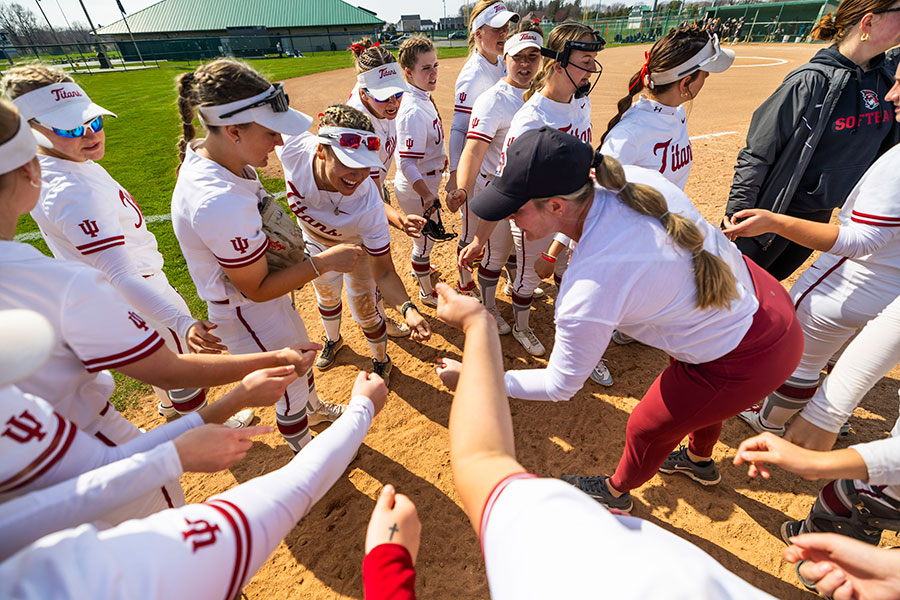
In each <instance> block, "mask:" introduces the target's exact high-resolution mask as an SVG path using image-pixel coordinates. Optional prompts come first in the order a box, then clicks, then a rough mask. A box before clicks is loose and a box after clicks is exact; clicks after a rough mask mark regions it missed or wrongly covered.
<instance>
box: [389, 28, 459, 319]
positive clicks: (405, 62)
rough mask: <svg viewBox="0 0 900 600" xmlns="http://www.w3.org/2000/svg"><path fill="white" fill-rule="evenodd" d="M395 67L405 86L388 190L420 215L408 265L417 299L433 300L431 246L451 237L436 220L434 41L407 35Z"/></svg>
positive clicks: (439, 129) (441, 165)
mask: <svg viewBox="0 0 900 600" xmlns="http://www.w3.org/2000/svg"><path fill="white" fill-rule="evenodd" d="M399 54H400V67H401V68H402V69H403V75H404V77H405V78H406V82H407V83H408V84H409V86H410V88H409V91H408V92H407V93H405V94H404V95H403V101H402V102H401V103H400V110H399V112H398V113H397V175H396V179H395V180H394V193H395V194H396V195H397V203H398V204H399V205H400V209H401V210H402V211H403V212H405V213H407V214H416V215H420V216H424V217H426V218H427V219H428V220H429V221H430V223H427V224H426V226H425V228H424V229H423V233H424V235H423V236H422V237H420V238H415V239H413V249H412V257H411V261H412V270H413V273H414V274H415V276H416V279H417V280H418V282H419V287H420V290H419V300H420V301H421V302H422V303H423V304H427V305H428V306H437V296H436V295H435V293H434V288H433V287H432V285H431V262H430V260H429V257H430V256H431V248H432V246H434V243H435V242H436V241H447V240H450V239H452V238H453V237H455V235H454V234H449V233H447V232H445V231H444V229H443V226H442V225H440V223H441V217H440V214H441V209H440V199H439V198H438V187H439V186H440V182H441V173H443V172H444V170H445V169H446V166H447V154H446V152H445V151H444V129H443V124H442V123H441V116H440V114H438V111H437V106H435V104H434V100H432V98H431V92H433V91H434V89H435V88H436V87H437V76H438V71H437V67H438V62H437V54H436V52H435V49H434V44H432V43H431V41H430V40H428V39H427V38H424V37H411V38H409V39H408V40H406V41H405V42H403V44H401V45H400V53H399Z"/></svg>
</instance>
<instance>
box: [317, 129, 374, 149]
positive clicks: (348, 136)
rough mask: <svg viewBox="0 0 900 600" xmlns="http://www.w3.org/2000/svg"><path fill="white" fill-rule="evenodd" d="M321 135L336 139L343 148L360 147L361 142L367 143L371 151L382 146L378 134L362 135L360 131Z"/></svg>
mask: <svg viewBox="0 0 900 600" xmlns="http://www.w3.org/2000/svg"><path fill="white" fill-rule="evenodd" d="M319 137H324V138H328V139H330V140H336V141H337V143H338V145H339V146H340V147H341V148H352V149H354V150H355V149H357V148H359V146H360V144H365V146H366V148H368V149H369V151H371V152H378V150H379V149H380V148H381V138H379V137H378V136H377V135H367V136H362V135H360V134H358V133H325V134H322V133H320V134H319Z"/></svg>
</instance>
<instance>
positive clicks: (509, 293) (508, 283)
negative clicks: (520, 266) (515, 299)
mask: <svg viewBox="0 0 900 600" xmlns="http://www.w3.org/2000/svg"><path fill="white" fill-rule="evenodd" d="M503 293H504V294H506V295H507V296H512V295H513V288H512V282H511V281H509V280H508V279H507V280H506V287H504V288H503ZM543 296H544V290H542V289H541V288H540V287H536V288H534V292H533V293H532V294H531V297H532V298H543Z"/></svg>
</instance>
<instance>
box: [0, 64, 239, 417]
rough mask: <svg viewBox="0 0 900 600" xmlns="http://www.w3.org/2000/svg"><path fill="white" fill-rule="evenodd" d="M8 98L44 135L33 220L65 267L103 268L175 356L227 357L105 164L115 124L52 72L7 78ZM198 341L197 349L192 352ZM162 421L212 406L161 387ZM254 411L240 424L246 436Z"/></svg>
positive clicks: (196, 395)
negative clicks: (174, 282)
mask: <svg viewBox="0 0 900 600" xmlns="http://www.w3.org/2000/svg"><path fill="white" fill-rule="evenodd" d="M3 82H4V88H5V93H6V95H7V96H9V97H10V98H11V99H12V100H13V102H14V103H15V104H16V106H17V108H18V109H19V112H20V114H22V116H23V117H25V119H27V120H28V121H29V122H30V123H31V126H32V127H33V128H34V129H35V131H36V132H37V135H38V140H39V142H40V143H41V144H42V145H43V147H41V148H40V150H39V155H40V162H41V173H42V176H43V193H42V195H41V200H40V202H38V205H37V206H36V207H35V208H34V210H33V211H32V217H34V220H35V221H36V222H37V224H38V227H40V230H41V235H42V236H43V238H44V240H45V241H46V242H47V245H48V246H49V248H50V250H51V252H53V255H54V256H55V257H57V258H64V259H68V260H76V261H80V262H83V263H85V264H88V265H90V266H92V267H94V268H96V269H99V270H100V271H102V272H103V273H105V274H106V276H107V277H108V278H109V280H110V282H111V283H112V284H113V287H114V288H116V290H117V291H118V292H119V293H120V294H122V296H123V297H124V298H125V299H126V300H127V301H128V303H129V304H131V305H132V306H133V307H135V308H136V309H138V310H139V311H140V312H141V314H142V315H145V316H146V318H147V319H148V323H149V324H150V326H151V327H153V328H154V329H155V330H156V331H157V332H159V334H160V335H161V336H162V337H163V339H164V340H165V342H166V345H167V346H168V348H169V349H170V350H172V351H173V352H177V353H179V354H181V353H187V352H189V351H190V349H191V348H193V349H194V350H198V351H210V352H218V351H220V350H222V349H223V348H222V346H221V345H219V344H218V343H217V342H218V341H219V340H218V338H216V337H215V336H214V335H212V334H209V333H207V329H208V327H209V324H208V323H206V324H204V323H203V322H201V321H196V320H195V319H194V318H193V317H191V316H190V314H191V313H190V310H189V309H188V307H187V304H186V303H185V301H184V299H183V298H182V297H181V296H180V295H179V294H178V292H177V291H176V290H175V288H173V287H172V286H171V285H170V284H169V281H168V280H167V279H166V276H165V274H164V273H163V271H162V266H163V258H162V255H161V254H160V253H159V250H158V249H157V244H156V238H155V237H154V236H153V234H151V233H150V232H149V231H148V230H147V224H146V221H145V220H144V215H143V213H142V212H141V209H140V207H139V206H138V204H137V202H135V200H134V198H132V196H131V194H129V193H128V191H127V190H125V188H123V187H122V186H120V185H119V184H118V182H116V181H115V180H114V179H113V178H112V177H110V175H109V173H107V172H106V170H105V169H104V168H103V167H101V166H100V165H99V164H97V163H96V162H94V161H96V160H100V159H101V158H103V155H104V153H105V132H104V131H103V119H104V117H109V116H112V117H115V115H114V114H113V113H111V112H110V111H108V110H106V109H105V108H102V107H100V106H98V105H96V104H94V103H93V102H91V99H90V98H89V97H88V95H87V93H85V91H84V90H83V89H81V87H80V86H79V85H78V84H76V83H75V82H74V81H73V80H72V78H71V77H69V76H68V75H66V74H65V73H62V72H60V71H55V70H53V69H48V68H46V67H42V66H27V67H17V68H13V69H10V70H9V71H7V73H6V75H5V76H4V78H3ZM189 342H190V346H189ZM154 389H155V391H156V393H157V395H158V396H159V399H160V400H159V413H160V415H162V416H166V417H171V416H174V415H175V414H186V413H188V412H191V411H194V410H197V409H198V408H200V407H202V406H203V405H204V404H205V403H206V392H205V390H202V389H186V390H172V391H170V392H168V393H167V392H166V391H165V390H162V389H160V388H154ZM252 418H253V411H245V412H243V413H242V414H241V415H237V416H236V418H235V419H234V420H232V421H231V423H230V424H231V425H232V426H234V427H241V426H243V425H245V424H246V423H248V422H249V421H250V420H251V419H252Z"/></svg>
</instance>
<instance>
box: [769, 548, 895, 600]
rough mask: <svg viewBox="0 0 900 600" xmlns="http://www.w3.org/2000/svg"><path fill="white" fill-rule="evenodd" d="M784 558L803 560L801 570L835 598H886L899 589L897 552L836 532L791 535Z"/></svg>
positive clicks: (792, 561)
mask: <svg viewBox="0 0 900 600" xmlns="http://www.w3.org/2000/svg"><path fill="white" fill-rule="evenodd" d="M791 544H792V545H791V546H789V547H788V548H786V549H785V551H784V559H785V560H786V561H788V562H790V563H796V562H798V561H804V562H803V564H801V565H800V568H799V571H800V574H801V575H802V576H803V578H804V579H806V581H807V582H809V583H812V584H815V588H816V590H817V591H818V592H819V593H820V594H822V595H824V596H830V597H832V598H834V600H857V599H862V598H865V599H866V600H888V599H895V598H897V590H900V552H898V551H896V550H891V549H887V548H878V547H876V546H872V545H871V544H867V543H865V542H861V541H859V540H855V539H853V538H850V537H847V536H845V535H839V534H837V533H804V534H802V535H798V536H796V537H793V538H791Z"/></svg>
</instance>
